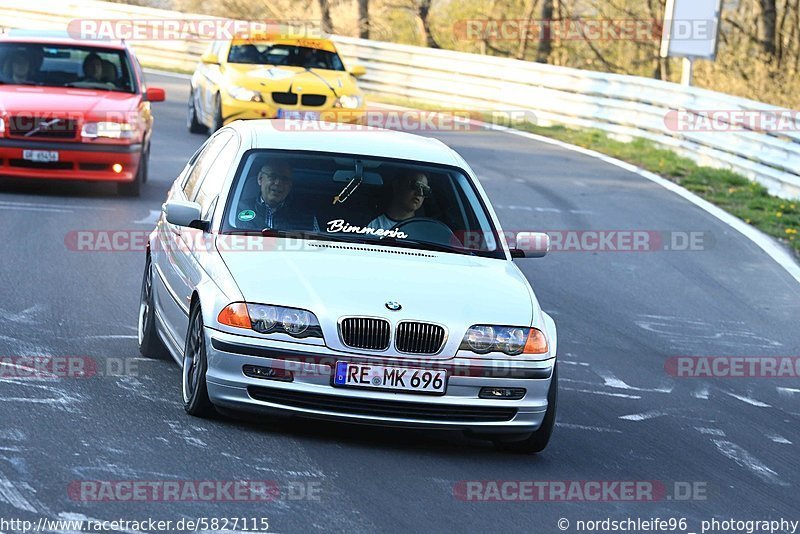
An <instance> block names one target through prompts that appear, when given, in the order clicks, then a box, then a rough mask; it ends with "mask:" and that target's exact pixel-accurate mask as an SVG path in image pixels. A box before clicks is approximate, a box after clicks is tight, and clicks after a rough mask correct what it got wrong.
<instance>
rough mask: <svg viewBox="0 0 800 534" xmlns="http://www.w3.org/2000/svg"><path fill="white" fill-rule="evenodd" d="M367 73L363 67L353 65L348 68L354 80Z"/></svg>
mask: <svg viewBox="0 0 800 534" xmlns="http://www.w3.org/2000/svg"><path fill="white" fill-rule="evenodd" d="M366 73H367V68H366V67H364V65H353V66H352V67H350V74H352V75H353V76H355V77H356V78H360V77H362V76H364V75H365V74H366Z"/></svg>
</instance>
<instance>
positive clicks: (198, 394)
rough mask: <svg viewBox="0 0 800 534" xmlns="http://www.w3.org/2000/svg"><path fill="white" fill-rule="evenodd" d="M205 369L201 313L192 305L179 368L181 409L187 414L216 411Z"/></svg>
mask: <svg viewBox="0 0 800 534" xmlns="http://www.w3.org/2000/svg"><path fill="white" fill-rule="evenodd" d="M207 371H208V358H207V356H206V339H205V329H204V327H203V314H202V313H201V312H200V306H194V307H193V308H192V311H191V313H190V314H189V330H188V331H187V332H186V346H185V348H184V350H183V368H182V369H181V392H182V394H183V409H184V410H186V413H188V414H189V415H193V416H195V417H202V418H209V417H213V416H214V415H215V413H216V411H215V410H214V405H213V404H211V400H210V399H209V398H208V385H207V383H206V372H207Z"/></svg>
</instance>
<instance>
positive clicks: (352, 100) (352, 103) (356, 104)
mask: <svg viewBox="0 0 800 534" xmlns="http://www.w3.org/2000/svg"><path fill="white" fill-rule="evenodd" d="M362 101H363V99H362V98H361V97H360V96H358V95H342V96H340V97H339V100H337V101H336V107H339V108H347V109H356V108H360V107H361V103H362Z"/></svg>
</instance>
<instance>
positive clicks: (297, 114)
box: [278, 109, 319, 121]
mask: <svg viewBox="0 0 800 534" xmlns="http://www.w3.org/2000/svg"><path fill="white" fill-rule="evenodd" d="M278 118H279V119H291V120H301V121H316V120H319V113H318V112H316V111H298V110H293V109H289V110H285V109H279V110H278Z"/></svg>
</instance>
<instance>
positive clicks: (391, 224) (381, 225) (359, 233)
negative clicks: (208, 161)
mask: <svg viewBox="0 0 800 534" xmlns="http://www.w3.org/2000/svg"><path fill="white" fill-rule="evenodd" d="M223 218H224V220H223V225H222V232H223V233H243V232H261V233H262V234H263V235H266V236H278V237H281V236H283V237H298V238H300V239H320V238H323V239H330V240H337V241H347V242H353V243H369V244H380V245H385V246H393V247H403V248H417V249H427V250H435V251H443V252H453V253H458V254H469V255H477V256H484V257H492V258H505V255H504V253H503V251H502V249H501V248H500V245H499V241H498V237H497V232H496V230H495V228H494V226H493V225H492V223H491V219H490V217H489V215H488V213H487V212H486V209H485V207H484V206H483V204H482V202H481V200H480V197H479V196H478V193H477V191H476V190H475V187H474V185H473V184H472V182H471V181H470V179H469V178H468V177H467V175H466V173H465V172H464V171H462V170H461V169H458V168H455V167H449V166H438V165H430V164H421V163H412V162H408V161H403V160H394V159H388V158H373V157H361V156H353V155H339V154H324V155H323V154H320V153H316V152H299V151H282V150H251V151H249V152H247V153H246V154H245V156H244V158H243V160H242V163H241V164H240V166H239V169H238V171H237V175H236V178H235V179H234V181H233V184H232V190H231V194H230V195H229V197H228V204H227V206H226V210H225V213H224V215H223Z"/></svg>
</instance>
